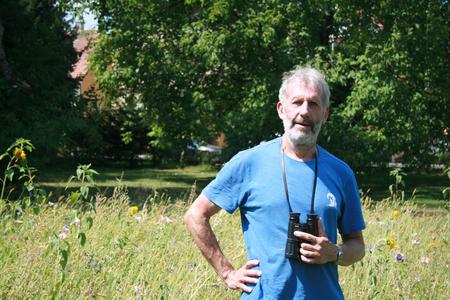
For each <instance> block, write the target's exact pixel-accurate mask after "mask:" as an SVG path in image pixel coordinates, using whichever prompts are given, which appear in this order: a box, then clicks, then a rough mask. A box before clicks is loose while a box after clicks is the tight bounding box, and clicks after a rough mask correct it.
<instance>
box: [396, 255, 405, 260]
mask: <svg viewBox="0 0 450 300" xmlns="http://www.w3.org/2000/svg"><path fill="white" fill-rule="evenodd" d="M395 259H396V260H397V261H398V262H403V261H404V260H405V255H404V254H403V253H397V255H395Z"/></svg>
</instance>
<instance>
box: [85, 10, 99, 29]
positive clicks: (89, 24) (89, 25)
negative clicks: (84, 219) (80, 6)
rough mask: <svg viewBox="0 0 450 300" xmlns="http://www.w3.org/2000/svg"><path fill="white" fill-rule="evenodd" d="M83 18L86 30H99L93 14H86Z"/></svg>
mask: <svg viewBox="0 0 450 300" xmlns="http://www.w3.org/2000/svg"><path fill="white" fill-rule="evenodd" d="M83 18H84V29H85V30H91V29H97V21H96V20H95V18H94V15H93V14H92V13H91V12H87V13H84V15H83Z"/></svg>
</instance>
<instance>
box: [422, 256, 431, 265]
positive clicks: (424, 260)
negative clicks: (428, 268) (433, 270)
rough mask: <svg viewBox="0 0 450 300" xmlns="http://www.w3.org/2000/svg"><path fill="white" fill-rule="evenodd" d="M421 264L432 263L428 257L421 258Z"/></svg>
mask: <svg viewBox="0 0 450 300" xmlns="http://www.w3.org/2000/svg"><path fill="white" fill-rule="evenodd" d="M420 262H421V263H423V264H429V263H430V258H429V257H426V256H422V257H421V258H420Z"/></svg>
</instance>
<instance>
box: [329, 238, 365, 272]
mask: <svg viewBox="0 0 450 300" xmlns="http://www.w3.org/2000/svg"><path fill="white" fill-rule="evenodd" d="M341 247H342V252H343V257H342V260H341V262H340V263H339V265H341V266H350V265H352V264H354V263H355V262H357V261H359V260H361V259H362V258H363V257H364V255H365V254H366V252H365V245H364V238H363V234H362V232H355V233H350V234H346V235H343V236H342V245H341ZM336 255H337V254H336Z"/></svg>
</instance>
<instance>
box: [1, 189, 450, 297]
mask: <svg viewBox="0 0 450 300" xmlns="http://www.w3.org/2000/svg"><path fill="white" fill-rule="evenodd" d="M195 191H196V187H195V186H193V187H192V189H191V192H190V193H189V194H187V195H186V196H185V198H184V199H178V200H175V201H174V200H170V199H169V197H167V196H164V195H161V194H158V193H154V194H153V195H152V196H150V197H148V199H147V200H146V201H145V203H143V204H141V205H140V206H134V205H131V204H130V199H129V196H128V194H127V189H126V187H123V186H117V187H115V188H114V192H113V194H112V195H111V196H109V197H106V196H102V195H101V194H97V196H96V206H95V210H92V209H89V210H83V209H80V208H75V207H74V206H73V205H70V204H68V203H66V202H60V203H49V204H48V203H47V204H43V205H41V207H40V209H39V210H38V211H37V210H36V209H33V208H31V207H30V208H28V209H25V210H24V211H23V212H22V214H21V216H20V218H13V217H6V218H5V217H3V219H2V222H1V223H0V268H1V270H2V276H1V277H0V294H1V297H2V299H23V298H27V299H90V298H104V299H133V298H143V299H236V298H238V297H239V292H236V291H231V290H227V289H226V288H225V286H224V284H223V283H222V282H221V281H220V280H219V279H218V277H217V276H216V275H215V273H214V271H213V270H212V269H211V268H210V267H209V266H208V265H207V263H206V262H205V260H204V259H203V258H202V257H201V254H200V253H199V251H198V250H197V249H196V247H195V246H194V244H193V243H192V241H191V238H190V236H189V234H188V232H187V230H186V228H185V226H184V224H183V213H184V212H185V211H186V209H187V207H188V205H189V203H190V202H192V201H193V199H194V198H195V196H196V192H195ZM363 201H364V213H365V218H366V223H367V229H366V230H365V232H364V234H365V240H366V244H367V249H366V256H365V258H364V259H363V260H362V261H361V262H358V263H356V264H355V265H353V266H351V267H340V281H341V285H342V288H343V290H344V293H345V295H346V297H347V299H448V298H449V297H450V292H449V291H450V278H449V264H450V252H449V244H448V243H449V230H450V228H449V216H448V211H447V210H445V209H433V210H429V209H426V208H421V207H418V206H417V205H415V204H406V205H404V204H403V205H400V203H399V202H395V201H389V200H385V201H383V202H377V203H375V202H373V201H372V200H371V199H370V198H368V197H366V198H364V199H363ZM3 204H4V203H3ZM211 222H212V226H213V228H214V230H215V231H216V232H217V237H218V239H219V240H220V243H221V246H222V247H223V250H224V252H225V254H226V255H227V256H228V257H229V258H230V259H231V260H232V261H233V262H234V263H235V265H236V266H237V265H240V264H242V263H244V262H245V250H244V247H243V239H242V234H241V231H240V229H239V226H240V220H239V214H234V215H231V216H230V215H227V214H226V213H224V212H221V213H219V214H218V215H216V216H215V217H213V219H212V220H211Z"/></svg>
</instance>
